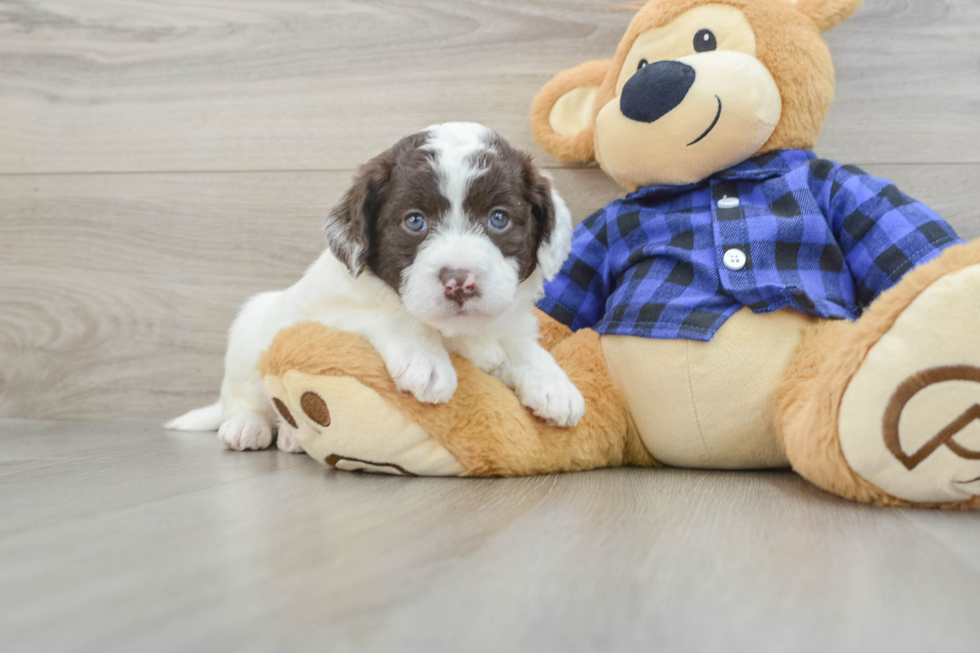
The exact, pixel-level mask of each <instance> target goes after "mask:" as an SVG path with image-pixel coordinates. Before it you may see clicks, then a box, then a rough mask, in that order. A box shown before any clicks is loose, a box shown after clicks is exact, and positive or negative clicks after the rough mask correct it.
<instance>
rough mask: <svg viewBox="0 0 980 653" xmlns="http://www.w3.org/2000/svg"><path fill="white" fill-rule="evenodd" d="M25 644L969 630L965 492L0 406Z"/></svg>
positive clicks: (522, 645)
mask: <svg viewBox="0 0 980 653" xmlns="http://www.w3.org/2000/svg"><path fill="white" fill-rule="evenodd" d="M0 443H2V447H0V514H3V515H4V518H3V520H2V521H0V631H2V632H3V633H4V648H5V649H6V650H11V651H18V652H20V653H27V652H30V651H44V652H47V651H54V650H58V651H68V650H71V651H100V652H104V651H137V650H138V651H147V652H152V651H174V650H209V651H224V650H235V651H269V650H290V651H323V650H331V651H348V650H349V651H392V650H398V651H427V652H436V651H464V650H465V651H495V652H496V651H551V650H561V651H595V650H602V651H636V650H665V651H668V650H669V651H687V650H690V651H705V650H724V651H751V652H753V653H756V652H760V651H761V652H765V651H780V652H783V651H869V650H885V651H895V652H901V651H923V650H935V649H941V650H943V651H949V652H951V653H956V652H960V651H963V652H965V651H973V650H975V648H976V642H977V640H978V637H980V625H978V621H977V619H976V602H977V600H978V598H980V561H978V560H977V557H976V555H975V550H974V551H969V550H967V549H968V547H969V546H970V545H971V544H975V543H976V542H977V533H978V532H980V514H948V513H947V514H940V513H931V514H919V513H914V512H910V511H901V510H878V509H874V508H869V507H866V506H861V505H855V504H850V503H847V502H845V501H843V500H840V499H838V498H836V497H833V496H830V495H827V494H825V493H822V492H820V491H819V490H816V489H815V488H813V487H812V486H809V485H807V484H806V483H805V482H804V481H803V480H802V479H800V478H799V477H797V476H795V475H793V474H789V473H781V472H776V473H748V472H745V473H721V472H699V471H683V470H630V469H621V470H609V471H604V472H592V473H583V474H574V475H563V476H548V477H538V478H530V479H509V480H489V481H481V480H472V479H469V480H457V479H402V478H392V477H381V476H371V475H358V474H350V473H344V472H331V471H327V470H325V468H323V467H321V466H319V465H317V464H316V463H315V462H314V461H313V460H311V459H309V458H308V457H306V456H295V455H289V454H281V453H279V452H274V451H273V452H264V453H253V454H239V453H230V452H226V451H223V450H222V448H221V445H220V443H219V442H218V440H217V438H215V437H214V435H213V434H192V433H164V432H161V431H160V430H158V429H156V428H152V427H145V426H139V425H118V424H116V425H109V424H92V425H89V426H84V425H77V424H67V423H37V422H21V421H9V420H8V421H0Z"/></svg>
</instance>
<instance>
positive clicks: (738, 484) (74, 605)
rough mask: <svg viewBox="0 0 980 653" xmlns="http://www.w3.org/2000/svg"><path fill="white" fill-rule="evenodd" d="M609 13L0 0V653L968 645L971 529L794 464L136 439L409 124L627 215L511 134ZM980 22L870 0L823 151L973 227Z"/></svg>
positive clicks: (497, 3) (611, 35)
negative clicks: (483, 471)
mask: <svg viewBox="0 0 980 653" xmlns="http://www.w3.org/2000/svg"><path fill="white" fill-rule="evenodd" d="M623 4H625V2H623V0H561V1H560V2H559V1H556V0H411V1H409V0H363V1H361V0H290V1H289V2H282V1H278V0H248V1H243V0H202V1H196V0H195V1H186V0H185V1H180V2H175V1H172V0H141V1H140V2H126V1H122V0H0V418H7V419H6V420H2V419H0V649H2V650H4V651H6V650H10V651H18V652H19V651H45V652H47V651H54V650H58V651H62V650H64V651H68V650H85V651H89V650H90V651H99V652H100V653H102V652H104V651H117V650H118V651H124V650H125V651H133V650H138V651H155V650H161V651H163V650H166V651H170V650H206V651H222V650H242V651H250V650H255V651H268V650H307V649H309V650H316V651H323V650H341V651H343V650H382V649H383V650H385V651H391V650H401V649H408V650H424V651H436V650H447V651H458V650H493V651H511V650H534V651H538V650H568V651H577V650H587V651H592V650H604V651H605V650H608V651H614V650H667V651H673V650H748V651H769V650H773V651H799V650H803V651H810V650H813V651H837V650H888V651H905V650H909V651H913V650H918V651H921V650H942V651H944V653H946V652H950V651H966V650H969V651H976V650H977V647H978V646H980V618H978V616H977V615H978V609H980V514H976V513H974V514H938V513H925V512H914V511H895V510H888V511H882V510H874V509H870V508H866V507H862V506H856V505H851V504H848V503H845V502H843V501H840V500H838V499H836V498H834V497H830V496H828V495H825V494H823V493H821V492H820V491H818V490H816V489H814V488H812V487H810V486H808V485H807V484H806V483H804V482H803V481H802V480H800V479H799V478H798V477H796V476H794V475H792V474H789V473H717V472H716V473H710V472H691V471H682V470H660V471H638V470H615V471H607V472H599V473H589V474H580V475H574V476H560V477H546V478H535V479H526V480H508V481H454V480H436V479H431V480H422V479H414V480H405V479H397V478H382V477H372V476H357V475H352V474H345V473H333V472H327V471H325V470H324V469H322V468H321V467H319V466H317V465H316V464H315V463H314V462H313V461H312V460H308V459H306V458H305V457H302V456H288V455H284V454H279V453H276V452H266V453H260V454H233V453H229V452H225V451H223V450H222V449H221V447H220V446H219V443H218V442H217V439H216V438H215V437H214V436H213V435H204V434H175V433H165V432H163V431H161V430H160V429H159V428H158V427H156V426H155V424H159V423H160V422H161V421H163V420H164V419H166V418H168V417H172V416H174V415H176V414H178V413H180V412H183V411H184V410H187V409H189V408H193V407H195V406H199V405H202V404H204V403H208V402H210V401H211V400H212V399H213V398H214V396H215V395H216V393H217V388H218V383H219V380H220V375H221V358H222V351H223V346H224V338H225V333H226V330H227V327H228V325H229V323H230V321H231V319H232V317H233V315H234V312H235V310H236V308H237V307H238V306H239V305H240V304H241V302H242V301H243V300H244V299H245V298H246V297H248V296H249V295H250V294H253V293H255V292H258V291H261V290H268V289H272V288H279V287H282V286H285V285H287V284H289V283H291V282H292V281H294V280H295V279H296V278H297V277H298V276H299V275H300V274H301V273H302V271H303V270H304V268H305V267H306V266H307V265H308V264H309V262H310V261H311V260H312V259H313V257H314V256H315V255H316V253H317V252H318V251H319V249H321V248H322V246H323V244H324V243H323V236H322V233H321V225H322V222H323V217H324V216H325V215H326V212H327V210H328V209H329V207H330V206H331V205H332V204H333V202H335V201H336V200H337V199H338V198H339V196H340V193H341V192H342V191H343V190H344V188H345V185H346V184H347V183H348V182H349V180H350V178H351V175H352V171H353V170H354V168H355V167H356V166H357V165H358V164H359V163H362V162H363V161H365V160H366V159H367V158H369V157H370V156H372V155H374V154H376V153H378V152H379V151H381V150H383V149H384V148H386V147H387V146H388V145H390V144H391V143H392V142H394V141H395V140H396V139H397V138H399V137H400V136H403V135H405V134H407V133H411V132H413V131H416V130H418V129H420V128H423V127H425V126H427V125H429V124H431V123H435V122H440V121H444V120H475V121H479V122H484V123H486V124H488V125H489V126H491V127H493V128H495V129H497V130H499V131H500V132H501V133H502V134H503V135H504V136H506V137H507V138H509V139H510V140H511V141H513V142H515V143H516V144H518V145H520V146H521V147H523V148H525V149H527V150H529V151H530V152H532V153H533V154H534V155H535V157H536V158H537V160H538V162H539V164H541V165H543V166H544V167H547V168H549V169H551V170H552V172H553V173H554V175H555V178H556V180H557V184H558V186H559V188H560V189H561V191H562V192H563V194H564V195H565V197H566V198H567V199H568V201H569V205H570V207H571V208H572V211H573V213H574V215H575V216H576V218H578V219H581V218H582V217H584V216H585V215H587V214H589V213H591V212H592V211H593V210H595V209H596V208H598V207H600V206H602V205H604V204H605V203H606V202H607V201H609V200H610V199H613V198H615V197H617V196H619V195H620V194H621V191H620V190H619V189H618V188H617V187H616V186H615V185H614V184H612V183H611V182H610V181H609V180H608V179H607V178H606V177H605V175H603V173H601V172H600V171H599V170H597V169H596V168H594V167H580V166H563V165H561V164H559V163H558V162H556V161H554V160H553V159H550V158H549V157H548V156H547V155H545V154H544V153H543V152H542V151H541V150H540V149H539V148H537V147H536V146H535V145H534V143H533V140H532V138H531V135H530V129H529V126H528V121H527V117H526V114H527V108H528V106H529V104H530V101H531V98H532V97H533V96H534V94H535V92H536V91H537V90H538V89H539V88H540V86H541V85H542V84H544V83H545V82H546V81H547V80H548V79H549V78H550V77H551V76H552V75H553V74H555V73H556V72H558V71H559V70H561V69H563V68H567V67H571V66H574V65H576V64H578V63H581V62H582V61H584V60H587V59H594V58H605V57H608V56H610V55H611V54H612V52H613V51H614V49H615V46H616V43H617V41H618V39H619V37H620V36H621V34H622V32H623V30H624V29H625V25H626V24H627V22H628V20H629V17H630V13H629V11H628V10H626V9H624V8H622V6H621V5H623ZM978 32H980V2H976V0H915V1H914V2H913V1H912V0H866V3H865V7H864V8H863V9H862V10H861V11H860V12H859V13H858V14H857V15H856V16H855V17H854V18H853V19H852V20H850V21H849V22H848V23H846V24H845V25H843V26H841V27H840V28H838V29H836V30H834V31H833V32H831V33H829V34H828V35H827V39H828V42H829V44H830V47H831V51H832V53H833V55H834V57H835V61H836V65H837V71H838V89H837V101H836V104H835V106H834V109H833V111H832V113H831V116H830V118H829V120H828V122H827V125H826V128H825V130H824V134H823V137H822V140H821V143H820V145H819V147H818V151H819V153H820V154H821V155H823V156H825V157H827V158H832V159H837V160H840V161H843V162H845V163H852V164H856V165H860V166H861V167H863V168H865V169H866V170H868V171H869V172H871V173H874V174H878V175H881V176H886V177H890V178H892V179H894V180H895V181H896V182H897V183H898V185H899V187H901V188H902V189H903V190H904V191H906V192H907V193H908V194H910V195H912V196H914V197H916V198H918V199H921V200H923V201H925V202H926V203H928V204H930V205H931V206H933V207H934V208H936V209H937V210H938V211H939V212H940V213H941V214H943V215H944V216H945V217H946V218H947V219H948V220H949V221H950V223H951V224H952V225H953V226H954V227H955V228H956V229H957V230H958V231H959V232H960V234H961V235H963V236H964V237H966V238H978V237H980V185H978V183H977V180H978V179H980V76H978V71H980V39H978V38H977V36H976V35H977V33H978Z"/></svg>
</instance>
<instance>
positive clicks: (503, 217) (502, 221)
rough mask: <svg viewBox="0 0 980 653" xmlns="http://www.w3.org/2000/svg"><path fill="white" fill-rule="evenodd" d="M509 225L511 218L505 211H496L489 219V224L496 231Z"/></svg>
mask: <svg viewBox="0 0 980 653" xmlns="http://www.w3.org/2000/svg"><path fill="white" fill-rule="evenodd" d="M508 225H510V218H509V217H507V214H506V213H504V212H503V211H494V212H493V213H491V214H490V219H489V220H488V221H487V226H489V227H490V228H491V229H493V230H494V231H503V230H504V229H506V228H507V226H508Z"/></svg>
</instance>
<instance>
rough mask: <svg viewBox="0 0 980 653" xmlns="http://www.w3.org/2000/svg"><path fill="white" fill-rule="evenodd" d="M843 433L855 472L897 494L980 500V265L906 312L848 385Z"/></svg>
mask: <svg viewBox="0 0 980 653" xmlns="http://www.w3.org/2000/svg"><path fill="white" fill-rule="evenodd" d="M839 429H840V446H841V450H842V451H843V453H844V458H845V459H846V460H847V462H848V464H849V465H850V467H851V469H853V470H854V471H855V472H857V473H858V474H860V475H861V476H862V477H863V478H865V479H867V480H868V481H869V482H871V483H872V484H874V485H875V486H877V487H879V488H881V489H882V490H884V491H885V492H887V493H888V494H890V495H892V496H894V497H897V498H900V499H904V500H906V501H910V502H914V503H943V502H951V501H962V500H965V499H969V498H971V497H974V496H978V495H980V265H975V266H972V267H968V268H965V269H962V270H959V271H957V272H954V273H952V274H949V275H947V276H944V277H943V278H941V279H939V280H938V281H936V282H935V283H933V284H932V285H930V286H929V287H928V288H926V289H925V290H924V291H922V293H920V294H919V295H918V296H917V297H916V298H915V299H914V300H913V301H912V302H911V303H910V304H909V305H908V306H907V307H906V308H905V309H904V310H903V311H902V312H901V314H900V315H899V316H898V318H897V319H896V320H895V322H894V324H893V325H892V326H891V328H890V329H889V330H888V331H887V332H886V333H885V334H884V335H883V336H882V337H881V338H880V339H879V340H878V342H877V343H875V344H874V346H872V347H871V349H870V350H869V351H868V353H867V356H865V359H864V363H863V364H862V365H861V367H860V368H859V369H858V371H857V372H856V373H855V374H854V376H853V378H852V379H851V382H850V383H849V384H848V387H847V390H846V391H845V392H844V396H843V398H842V400H841V405H840V418H839Z"/></svg>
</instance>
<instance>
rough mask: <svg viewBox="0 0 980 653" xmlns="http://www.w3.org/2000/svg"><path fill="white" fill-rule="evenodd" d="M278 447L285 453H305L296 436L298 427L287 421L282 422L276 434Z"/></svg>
mask: <svg viewBox="0 0 980 653" xmlns="http://www.w3.org/2000/svg"><path fill="white" fill-rule="evenodd" d="M276 447H278V448H279V451H282V452H283V453H305V452H304V451H303V447H302V446H301V445H300V443H299V439H298V438H297V437H296V429H294V428H293V427H292V426H290V425H289V424H286V423H285V422H280V424H279V431H278V433H277V434H276Z"/></svg>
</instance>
